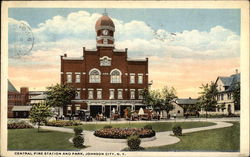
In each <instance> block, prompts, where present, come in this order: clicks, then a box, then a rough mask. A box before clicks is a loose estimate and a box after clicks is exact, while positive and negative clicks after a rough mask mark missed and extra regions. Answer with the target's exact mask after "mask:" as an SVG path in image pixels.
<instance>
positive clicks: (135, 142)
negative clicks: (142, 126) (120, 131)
mask: <svg viewBox="0 0 250 157" xmlns="http://www.w3.org/2000/svg"><path fill="white" fill-rule="evenodd" d="M127 144H128V146H129V148H130V150H139V148H140V144H141V139H140V138H139V136H136V135H131V136H129V137H128V139H127Z"/></svg>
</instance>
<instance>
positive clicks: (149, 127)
mask: <svg viewBox="0 0 250 157" xmlns="http://www.w3.org/2000/svg"><path fill="white" fill-rule="evenodd" d="M143 128H144V129H150V130H152V129H153V127H152V125H151V124H147V125H145V126H144V127H143Z"/></svg>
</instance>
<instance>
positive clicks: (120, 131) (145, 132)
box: [94, 128, 155, 139]
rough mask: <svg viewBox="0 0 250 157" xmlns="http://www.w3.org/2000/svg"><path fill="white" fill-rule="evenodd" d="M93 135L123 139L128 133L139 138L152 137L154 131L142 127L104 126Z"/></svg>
mask: <svg viewBox="0 0 250 157" xmlns="http://www.w3.org/2000/svg"><path fill="white" fill-rule="evenodd" d="M94 135H95V136H98V137H103V138H116V139H125V138H127V137H129V136H130V135H138V136H139V137H140V138H146V137H153V136H155V131H154V130H151V129H144V128H104V129H100V130H97V131H95V132H94Z"/></svg>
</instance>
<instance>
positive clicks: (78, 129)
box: [74, 126, 83, 135]
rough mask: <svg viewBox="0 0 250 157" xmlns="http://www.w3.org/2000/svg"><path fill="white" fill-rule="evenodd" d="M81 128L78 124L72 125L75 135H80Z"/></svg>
mask: <svg viewBox="0 0 250 157" xmlns="http://www.w3.org/2000/svg"><path fill="white" fill-rule="evenodd" d="M82 130H83V129H82V127H80V126H77V127H74V132H75V135H80V134H81V133H82Z"/></svg>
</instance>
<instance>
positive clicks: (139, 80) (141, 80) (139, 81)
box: [138, 74, 143, 84]
mask: <svg viewBox="0 0 250 157" xmlns="http://www.w3.org/2000/svg"><path fill="white" fill-rule="evenodd" d="M142 83H143V75H142V74H138V84H142Z"/></svg>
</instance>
